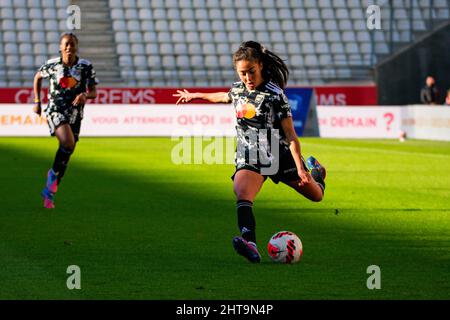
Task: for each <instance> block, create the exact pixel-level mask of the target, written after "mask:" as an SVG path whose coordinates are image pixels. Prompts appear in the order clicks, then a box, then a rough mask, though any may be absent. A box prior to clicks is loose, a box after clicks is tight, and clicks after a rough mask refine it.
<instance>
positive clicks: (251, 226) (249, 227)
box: [236, 200, 256, 243]
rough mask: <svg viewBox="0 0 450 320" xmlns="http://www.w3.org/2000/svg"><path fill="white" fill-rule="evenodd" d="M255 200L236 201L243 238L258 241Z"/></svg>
mask: <svg viewBox="0 0 450 320" xmlns="http://www.w3.org/2000/svg"><path fill="white" fill-rule="evenodd" d="M252 206H253V202H251V201H247V200H238V201H237V203H236V208H237V215H238V227H239V231H240V232H241V236H242V238H244V239H245V240H247V241H251V242H254V243H256V233H255V227H256V223H255V216H254V215H253V210H252Z"/></svg>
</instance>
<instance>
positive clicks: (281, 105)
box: [274, 93, 292, 120]
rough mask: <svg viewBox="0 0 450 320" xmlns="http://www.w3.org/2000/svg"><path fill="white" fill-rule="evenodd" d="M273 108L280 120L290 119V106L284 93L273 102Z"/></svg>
mask: <svg viewBox="0 0 450 320" xmlns="http://www.w3.org/2000/svg"><path fill="white" fill-rule="evenodd" d="M274 107H275V111H276V113H277V116H278V118H279V119H280V120H282V119H285V118H289V117H292V110H291V105H290V104H289V99H288V97H287V96H286V95H285V94H284V93H282V94H280V95H279V96H278V100H277V101H275V105H274Z"/></svg>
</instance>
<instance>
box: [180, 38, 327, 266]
mask: <svg viewBox="0 0 450 320" xmlns="http://www.w3.org/2000/svg"><path fill="white" fill-rule="evenodd" d="M233 64H234V67H235V69H236V71H237V73H238V75H239V78H240V80H241V81H239V82H236V83H234V84H233V86H232V88H231V89H230V91H229V92H216V93H202V92H196V93H191V92H188V91H187V90H177V92H178V93H177V94H174V96H175V97H179V99H178V101H177V104H178V103H187V102H189V101H191V100H193V99H205V100H208V101H210V102H214V103H230V102H232V103H233V105H234V108H235V111H236V117H237V126H236V129H237V152H236V159H235V165H236V171H235V173H234V175H233V177H232V179H233V181H234V193H235V194H236V198H237V199H236V200H237V205H236V206H237V216H238V227H239V230H240V233H241V236H238V237H235V238H234V239H233V246H234V248H235V250H236V251H237V253H239V254H240V255H242V256H244V257H245V258H247V259H248V260H249V261H250V262H260V260H261V256H260V254H259V253H258V250H257V246H256V234H255V225H256V224H255V218H254V215H253V211H252V206H253V201H254V199H255V197H256V195H257V193H258V192H259V190H260V189H261V187H262V185H263V183H264V181H265V180H266V178H267V177H269V178H271V179H272V180H273V181H274V182H275V183H279V182H280V181H281V182H283V183H285V184H286V185H288V186H290V187H292V188H293V189H295V190H296V191H297V192H299V193H300V194H302V195H303V196H305V197H306V198H308V199H310V200H312V201H321V200H322V198H323V195H324V190H325V182H324V179H325V174H326V171H325V168H324V167H323V166H322V165H320V163H319V162H318V161H317V160H316V159H315V158H314V157H309V158H308V161H307V165H308V166H306V164H305V161H304V159H303V157H302V155H301V149H300V143H299V140H298V137H297V134H296V132H295V129H294V125H293V121H292V113H291V107H290V105H289V101H288V99H287V97H286V95H285V94H284V92H283V89H284V88H285V87H286V82H287V79H288V75H289V71H288V69H287V67H286V65H285V63H284V62H283V60H282V59H280V58H279V57H278V56H277V55H275V54H274V53H272V52H271V51H269V50H267V49H266V48H264V47H263V46H262V45H261V44H259V43H257V42H254V41H248V42H244V43H242V44H241V46H240V47H239V49H238V50H237V51H236V52H235V53H234V55H233ZM274 168H275V171H274Z"/></svg>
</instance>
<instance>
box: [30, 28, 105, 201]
mask: <svg viewBox="0 0 450 320" xmlns="http://www.w3.org/2000/svg"><path fill="white" fill-rule="evenodd" d="M59 45H60V46H59V49H60V53H61V55H60V57H57V58H53V59H50V60H48V61H47V62H46V63H45V64H43V65H42V66H41V67H40V68H39V70H38V72H37V73H36V75H35V77H34V108H33V110H34V112H36V113H37V114H38V115H41V112H42V110H41V98H40V93H41V87H42V79H46V78H49V81H50V87H49V90H48V105H47V107H46V108H45V110H44V113H45V115H46V118H47V123H48V126H49V128H50V134H51V135H52V136H56V137H57V139H58V141H59V148H58V151H57V152H56V156H55V160H54V162H53V166H52V167H51V168H50V170H49V171H48V174H47V183H46V186H45V188H44V189H43V190H42V192H41V195H42V197H43V199H44V207H45V208H49V209H52V208H54V207H55V204H54V195H55V193H56V191H57V189H58V185H59V183H60V182H61V179H62V177H63V176H64V173H65V171H66V169H67V164H68V162H69V159H70V156H71V155H72V153H73V151H74V149H75V145H76V143H77V141H78V136H79V133H80V127H81V120H82V119H83V108H84V105H85V103H86V100H87V99H94V98H95V97H96V96H97V93H96V87H95V86H96V85H97V83H98V81H97V78H96V75H95V71H94V68H93V67H92V64H91V63H90V62H89V61H87V60H85V59H81V58H79V57H78V56H77V55H76V53H77V49H78V39H77V37H76V36H75V35H74V34H73V33H65V34H63V35H62V36H61V38H60V43H59Z"/></svg>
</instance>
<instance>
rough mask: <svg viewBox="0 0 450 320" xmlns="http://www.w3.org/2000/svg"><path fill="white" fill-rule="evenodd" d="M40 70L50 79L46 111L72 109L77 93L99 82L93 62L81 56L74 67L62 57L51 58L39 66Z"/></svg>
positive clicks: (44, 76) (43, 76)
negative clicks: (69, 65)
mask: <svg viewBox="0 0 450 320" xmlns="http://www.w3.org/2000/svg"><path fill="white" fill-rule="evenodd" d="M39 72H40V73H41V76H42V78H44V79H47V78H48V79H49V81H50V87H49V90H48V101H49V104H48V106H47V109H46V113H48V112H64V111H65V110H67V109H71V108H72V102H73V100H74V99H75V97H76V96H77V95H79V94H80V93H82V92H86V89H87V87H89V86H93V85H96V84H98V80H97V78H96V74H95V70H94V68H93V66H92V64H91V63H90V62H89V61H88V60H85V59H81V58H79V57H77V60H76V62H75V64H74V65H73V66H72V67H68V66H65V65H64V64H63V62H62V58H61V57H57V58H53V59H50V60H48V61H47V62H46V63H45V64H43V65H42V66H41V67H40V68H39Z"/></svg>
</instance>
